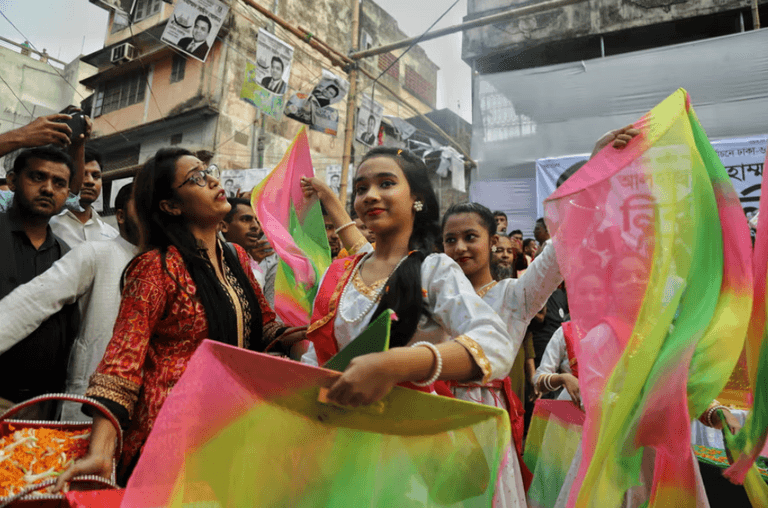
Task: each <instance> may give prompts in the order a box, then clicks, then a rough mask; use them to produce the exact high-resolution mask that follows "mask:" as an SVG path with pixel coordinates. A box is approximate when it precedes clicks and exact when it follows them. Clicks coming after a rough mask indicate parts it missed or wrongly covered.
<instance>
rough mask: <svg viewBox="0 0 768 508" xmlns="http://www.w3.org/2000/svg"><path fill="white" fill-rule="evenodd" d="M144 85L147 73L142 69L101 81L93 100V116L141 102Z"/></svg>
mask: <svg viewBox="0 0 768 508" xmlns="http://www.w3.org/2000/svg"><path fill="white" fill-rule="evenodd" d="M146 87H147V74H146V73H145V72H144V71H140V72H137V73H134V74H129V75H128V76H120V77H119V78H117V79H113V80H110V81H105V82H104V83H101V84H100V85H99V89H98V92H96V98H95V99H94V101H93V116H94V117H97V116H100V115H106V114H107V113H111V112H112V111H117V110H118V109H122V108H125V107H128V106H130V105H132V104H137V103H139V102H143V101H144V90H145V88H146Z"/></svg>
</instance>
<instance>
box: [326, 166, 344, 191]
mask: <svg viewBox="0 0 768 508" xmlns="http://www.w3.org/2000/svg"><path fill="white" fill-rule="evenodd" d="M325 183H326V185H328V187H330V188H331V190H332V191H333V193H334V194H336V195H337V196H338V195H339V190H340V189H341V166H340V165H338V164H337V165H332V166H328V167H327V168H326V169H325Z"/></svg>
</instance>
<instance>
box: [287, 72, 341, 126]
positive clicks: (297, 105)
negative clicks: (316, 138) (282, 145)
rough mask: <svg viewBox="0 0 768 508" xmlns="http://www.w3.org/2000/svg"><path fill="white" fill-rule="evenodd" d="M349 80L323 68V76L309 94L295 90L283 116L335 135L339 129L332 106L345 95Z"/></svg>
mask: <svg viewBox="0 0 768 508" xmlns="http://www.w3.org/2000/svg"><path fill="white" fill-rule="evenodd" d="M348 91H349V82H348V81H347V80H346V79H343V78H341V77H339V76H337V75H336V74H334V73H332V72H331V71H328V70H326V69H323V76H322V78H320V81H319V82H318V83H317V85H315V87H314V88H313V89H312V92H311V93H309V94H306V93H303V92H296V93H295V94H293V96H292V97H291V98H290V99H288V102H287V103H286V105H285V116H287V117H288V118H292V119H294V120H296V121H297V122H301V123H303V124H306V125H309V128H310V129H312V130H314V131H318V132H323V133H325V134H329V135H331V136H335V135H336V134H337V133H338V130H339V111H338V110H337V109H335V108H332V107H331V105H333V104H336V103H337V102H339V101H341V100H342V99H343V98H344V97H346V95H347V92H348Z"/></svg>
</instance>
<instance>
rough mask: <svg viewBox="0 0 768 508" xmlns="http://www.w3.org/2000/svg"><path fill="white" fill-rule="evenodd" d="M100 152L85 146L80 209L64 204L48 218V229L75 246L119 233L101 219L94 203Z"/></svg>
mask: <svg viewBox="0 0 768 508" xmlns="http://www.w3.org/2000/svg"><path fill="white" fill-rule="evenodd" d="M101 168H102V159H101V155H100V154H99V153H98V152H97V151H95V150H93V149H91V148H89V147H86V148H85V171H84V175H83V184H82V186H81V187H80V195H79V198H80V208H81V210H77V209H76V207H72V206H67V207H65V208H64V210H63V211H62V212H61V213H60V214H59V215H57V216H56V217H53V218H52V219H51V229H53V232H54V234H55V235H56V236H58V237H59V238H61V239H62V240H64V241H65V242H67V245H69V246H70V247H73V248H74V247H75V246H77V245H79V244H81V243H83V242H86V241H88V242H90V241H94V240H111V239H113V238H116V237H117V236H118V232H117V230H115V228H113V227H112V226H110V225H109V224H107V223H106V222H104V221H103V220H102V218H101V216H100V215H99V214H98V212H97V211H96V210H94V209H93V206H92V205H93V203H94V201H96V200H97V199H99V195H100V194H101V184H102V182H101Z"/></svg>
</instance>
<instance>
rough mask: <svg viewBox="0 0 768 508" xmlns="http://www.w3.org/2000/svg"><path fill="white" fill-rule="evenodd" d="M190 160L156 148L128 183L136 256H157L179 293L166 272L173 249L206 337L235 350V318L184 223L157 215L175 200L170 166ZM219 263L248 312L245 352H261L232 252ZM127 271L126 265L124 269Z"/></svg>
mask: <svg viewBox="0 0 768 508" xmlns="http://www.w3.org/2000/svg"><path fill="white" fill-rule="evenodd" d="M185 155H191V156H194V154H193V153H192V152H190V151H189V150H185V149H183V148H161V149H160V150H158V151H157V153H156V154H155V156H154V157H152V158H151V159H149V160H148V161H147V162H146V163H145V164H144V167H143V168H142V169H141V170H140V171H139V173H138V175H137V176H136V179H135V182H134V199H135V201H136V211H137V213H138V216H139V223H140V225H141V231H142V235H141V236H142V239H141V252H142V253H144V252H147V251H150V250H153V249H158V250H159V251H160V259H161V262H162V266H163V270H164V271H165V272H166V273H167V274H168V275H169V276H170V277H171V278H172V279H173V280H174V281H175V282H176V285H177V287H178V288H179V289H180V290H181V291H185V292H186V289H185V288H184V287H183V286H182V285H181V284H180V282H179V281H178V280H177V279H176V277H174V276H173V274H171V273H170V272H169V271H168V264H167V260H166V257H167V254H168V248H169V247H170V246H174V247H175V248H176V249H177V250H178V251H179V253H180V254H181V257H182V259H183V260H184V264H185V265H186V268H187V270H188V271H189V275H190V276H191V277H192V280H193V281H194V282H195V286H196V287H197V291H196V296H197V297H198V298H199V299H200V303H202V304H203V308H204V309H205V317H206V319H207V320H208V337H209V338H210V339H212V340H216V341H219V342H224V343H226V344H232V345H237V315H236V313H235V310H234V309H233V308H232V307H231V306H230V305H228V304H227V303H225V302H229V301H230V300H229V294H228V293H227V292H226V291H225V289H224V287H223V286H222V284H221V283H220V282H219V280H218V278H217V276H216V272H215V271H214V268H213V266H212V265H211V262H210V260H209V259H208V257H207V256H205V255H204V253H203V252H202V251H201V250H200V249H199V247H198V244H197V240H196V239H195V237H194V236H193V235H192V233H191V232H190V231H189V228H188V227H187V219H186V218H185V217H183V216H181V215H179V216H174V215H170V214H168V213H165V212H163V211H162V210H161V209H160V202H161V201H163V200H166V199H174V198H175V197H176V192H175V189H174V188H173V187H174V185H173V182H174V178H175V176H176V163H177V162H178V160H179V159H180V158H181V157H183V156H185ZM223 251H224V252H223V255H224V261H225V262H226V264H227V266H228V267H229V269H230V270H231V271H232V273H233V274H234V275H235V277H236V278H237V281H238V283H239V285H240V287H241V288H242V289H243V292H244V294H245V298H246V299H247V300H248V303H249V305H250V308H251V317H252V319H251V327H250V328H251V335H250V337H245V345H246V347H250V349H257V350H261V349H263V348H264V346H266V344H262V323H261V308H260V307H259V302H258V299H257V297H256V293H255V292H254V290H253V287H251V283H250V281H249V279H248V276H247V275H246V274H245V270H243V267H242V265H241V264H240V260H239V259H238V257H237V254H236V251H235V250H234V249H229V248H224V249H223ZM129 266H130V265H129Z"/></svg>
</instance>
